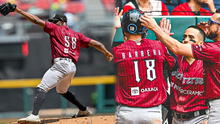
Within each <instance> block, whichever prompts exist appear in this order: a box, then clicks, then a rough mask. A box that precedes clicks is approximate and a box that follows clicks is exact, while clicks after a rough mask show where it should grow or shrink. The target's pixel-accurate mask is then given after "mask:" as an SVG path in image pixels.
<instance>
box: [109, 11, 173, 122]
mask: <svg viewBox="0 0 220 124" xmlns="http://www.w3.org/2000/svg"><path fill="white" fill-rule="evenodd" d="M140 16H141V13H140V11H138V10H130V11H129V12H127V13H125V14H124V15H123V18H122V23H121V26H122V29H123V33H124V35H125V37H126V41H125V42H124V43H122V44H120V45H118V46H116V47H114V48H113V54H114V63H115V64H116V68H117V83H116V85H115V97H116V98H115V99H116V102H117V103H118V104H119V105H118V106H117V110H116V116H117V117H116V123H117V124H143V123H149V124H150V123H154V124H161V123H162V110H161V104H163V103H164V102H165V100H166V98H167V94H166V89H167V83H166V80H165V78H164V73H163V70H164V69H165V68H164V63H167V64H168V65H169V67H172V66H174V64H175V59H174V58H173V57H172V56H170V55H169V53H168V51H167V49H166V48H165V46H164V45H163V44H162V43H161V42H160V41H155V40H150V39H144V38H142V36H143V35H145V33H146V28H145V27H143V26H141V25H140V21H139V17H140Z"/></svg>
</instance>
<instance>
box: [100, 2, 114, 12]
mask: <svg viewBox="0 0 220 124" xmlns="http://www.w3.org/2000/svg"><path fill="white" fill-rule="evenodd" d="M102 4H103V5H104V7H105V8H106V10H108V11H110V12H114V9H115V2H114V0H102Z"/></svg>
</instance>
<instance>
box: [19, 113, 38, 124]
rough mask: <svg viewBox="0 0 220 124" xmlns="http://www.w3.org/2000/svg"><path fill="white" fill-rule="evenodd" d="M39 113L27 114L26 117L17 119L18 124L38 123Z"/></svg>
mask: <svg viewBox="0 0 220 124" xmlns="http://www.w3.org/2000/svg"><path fill="white" fill-rule="evenodd" d="M40 123H41V121H40V118H39V115H33V114H31V115H29V116H27V117H26V118H21V119H19V120H18V124H40Z"/></svg>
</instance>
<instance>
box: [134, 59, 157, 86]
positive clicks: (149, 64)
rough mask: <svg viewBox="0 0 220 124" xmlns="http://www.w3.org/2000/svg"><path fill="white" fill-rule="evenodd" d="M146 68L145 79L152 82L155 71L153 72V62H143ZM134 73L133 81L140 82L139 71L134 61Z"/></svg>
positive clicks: (154, 77)
mask: <svg viewBox="0 0 220 124" xmlns="http://www.w3.org/2000/svg"><path fill="white" fill-rule="evenodd" d="M145 63H146V67H147V72H146V73H147V79H148V80H150V81H153V80H154V79H156V71H155V68H154V67H155V60H153V59H152V60H145ZM134 71H135V80H136V81H137V82H140V81H141V79H140V76H139V70H138V61H134Z"/></svg>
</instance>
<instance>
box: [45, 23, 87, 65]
mask: <svg viewBox="0 0 220 124" xmlns="http://www.w3.org/2000/svg"><path fill="white" fill-rule="evenodd" d="M44 31H45V32H47V33H48V34H49V35H50V42H51V50H52V57H53V58H57V57H64V58H70V59H73V61H75V62H77V61H78V58H79V54H80V47H88V44H89V42H90V41H91V39H90V38H88V37H86V36H85V35H83V34H81V33H79V32H75V31H73V30H72V29H70V28H69V27H68V26H58V25H56V24H54V23H51V22H46V23H45V27H44Z"/></svg>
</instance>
